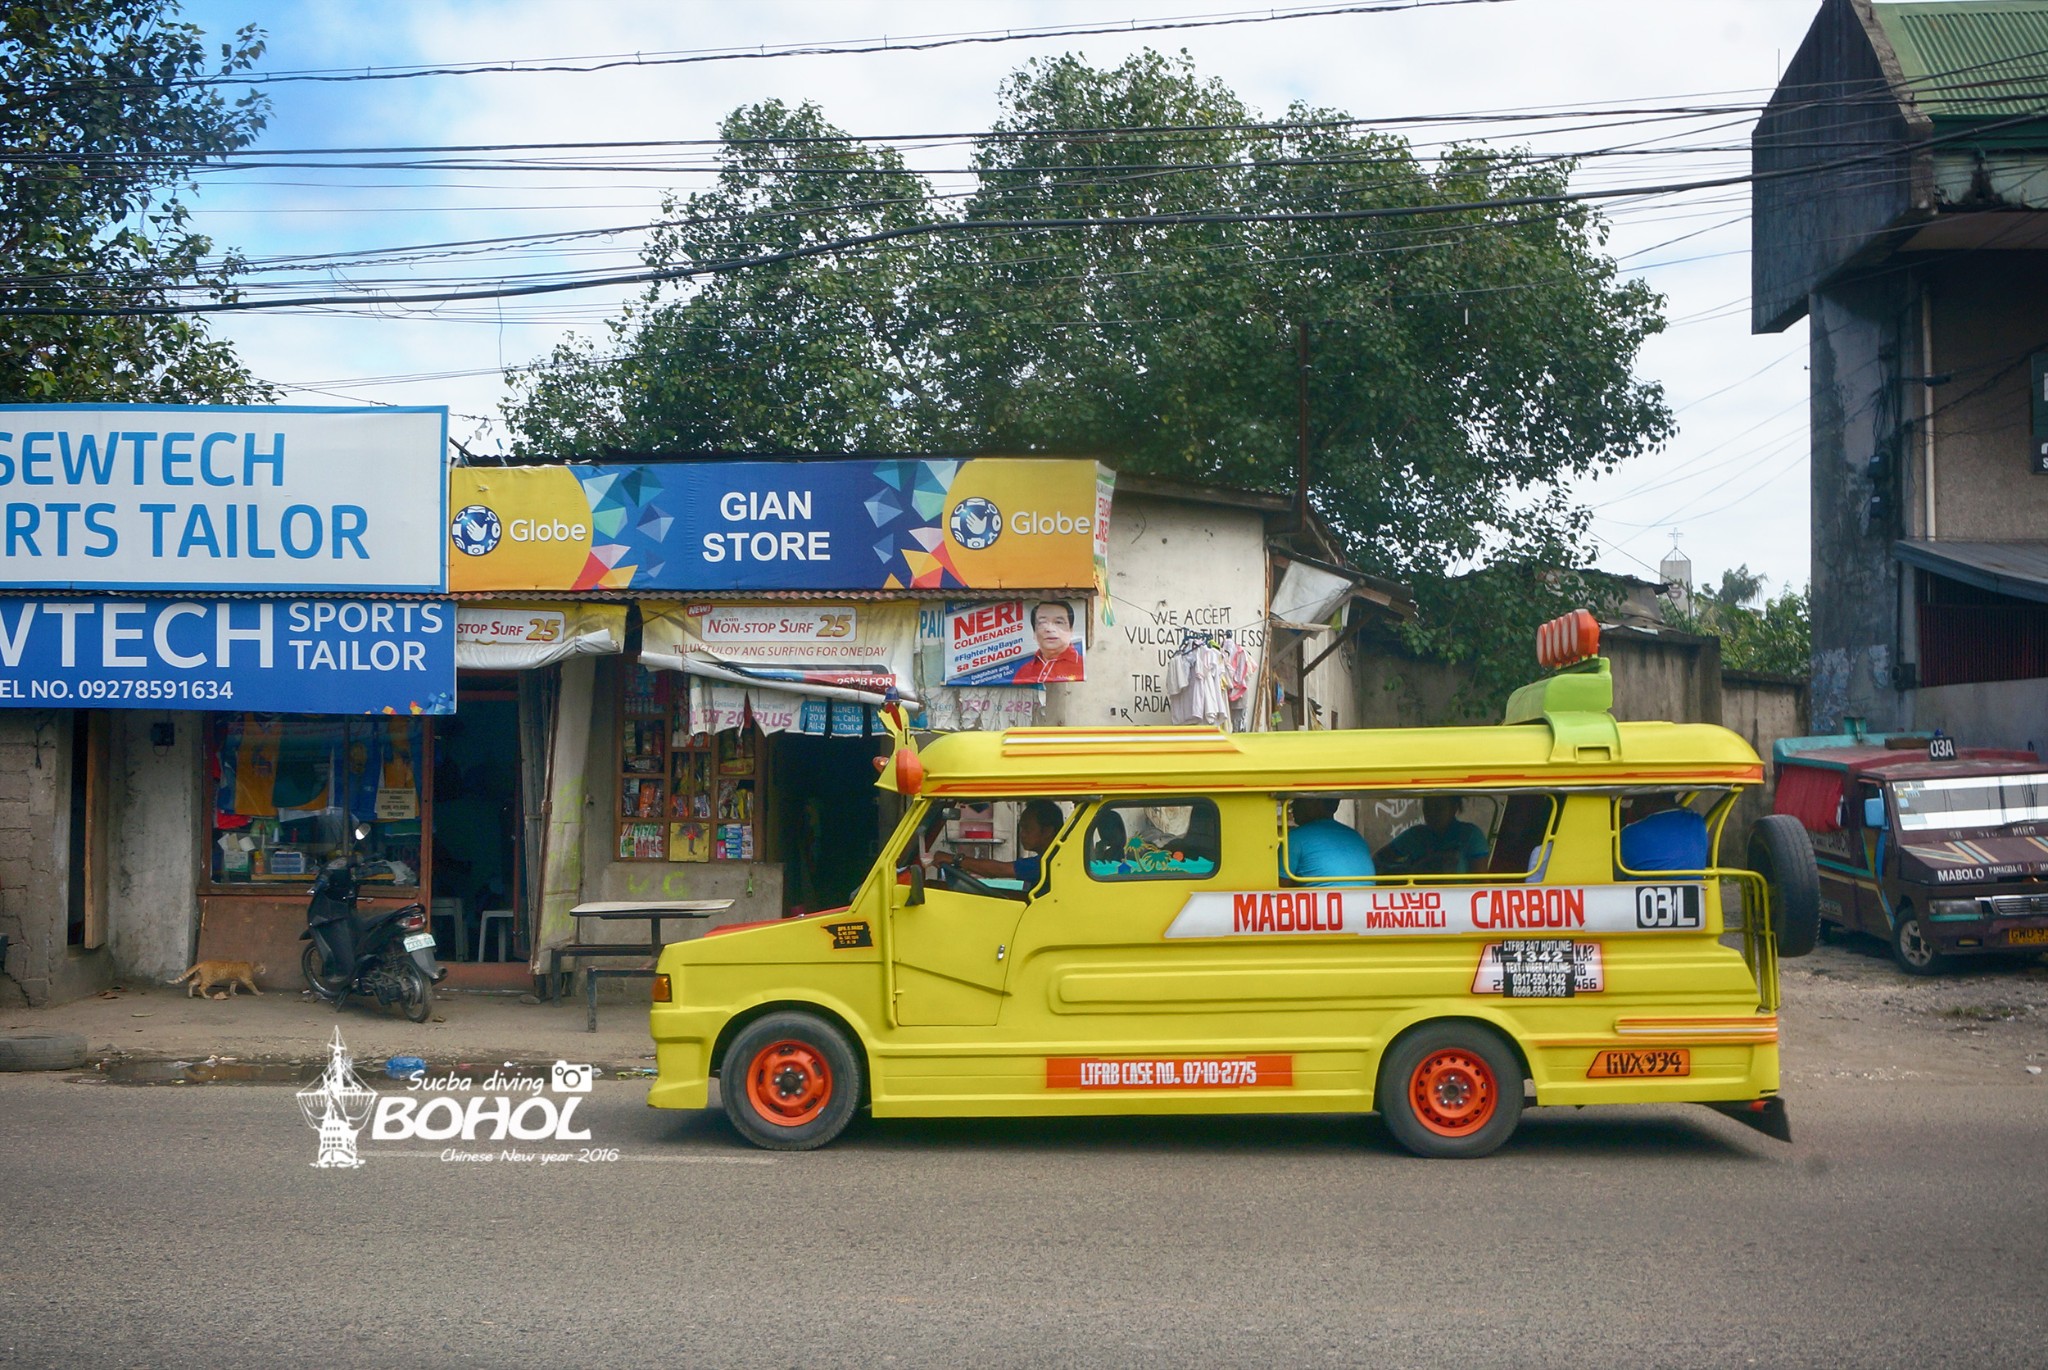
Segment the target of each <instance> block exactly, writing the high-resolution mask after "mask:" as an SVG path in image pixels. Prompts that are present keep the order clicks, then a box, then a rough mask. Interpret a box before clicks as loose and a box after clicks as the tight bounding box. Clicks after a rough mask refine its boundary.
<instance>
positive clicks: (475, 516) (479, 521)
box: [448, 504, 504, 557]
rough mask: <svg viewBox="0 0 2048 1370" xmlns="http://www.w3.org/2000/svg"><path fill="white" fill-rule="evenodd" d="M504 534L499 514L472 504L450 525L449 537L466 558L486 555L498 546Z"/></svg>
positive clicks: (486, 506) (482, 506) (485, 507)
mask: <svg viewBox="0 0 2048 1370" xmlns="http://www.w3.org/2000/svg"><path fill="white" fill-rule="evenodd" d="M503 533H504V528H503V526H502V525H501V524H500V523H499V522H498V515H497V512H496V511H495V510H493V509H491V508H490V507H489V506H488V505H483V504H472V505H470V506H469V507H468V508H466V509H463V510H462V511H461V512H459V513H457V514H456V515H455V521H454V522H453V523H450V524H449V525H448V536H449V537H451V538H453V539H454V540H455V546H456V548H457V549H458V550H460V551H461V552H462V553H463V554H464V555H465V556H472V557H480V556H482V555H484V553H486V552H488V551H490V550H491V549H492V548H493V547H496V546H497V545H498V539H499V537H500V536H502V535H503Z"/></svg>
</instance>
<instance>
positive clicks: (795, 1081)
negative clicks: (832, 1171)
mask: <svg viewBox="0 0 2048 1370" xmlns="http://www.w3.org/2000/svg"><path fill="white" fill-rule="evenodd" d="M718 1093H719V1097H720V1099H721V1100H722V1101H723V1102H724V1104H725V1116H726V1117H728V1118H730V1119H732V1125H733V1127H735V1128H736V1129H738V1131H739V1134H740V1135H741V1136H742V1137H745V1138H746V1139H747V1140H748V1141H750V1142H752V1143H753V1144H754V1145H755V1146H758V1147H765V1148H766V1149H768V1150H770V1151H809V1150H812V1149H813V1148H815V1147H821V1146H823V1145H825V1143H827V1142H829V1141H831V1140H832V1139H833V1138H834V1137H837V1136H838V1135H839V1134H840V1132H842V1131H843V1130H845V1127H846V1125H847V1124H848V1123H849V1122H851V1121H852V1120H853V1113H854V1109H855V1108H856V1107H858V1105H859V1103H860V1095H861V1065H860V1057H859V1056H857V1055H856V1054H855V1053H854V1049H853V1045H852V1043H850V1042H848V1041H847V1040H846V1034H845V1033H843V1032H841V1031H840V1030H839V1029H838V1028H836V1027H834V1026H833V1025H832V1024H830V1023H828V1022H826V1021H825V1020H824V1019H823V1018H820V1017H818V1016H816V1015H815V1014H810V1013H795V1012H787V1013H770V1014H768V1015H766V1016H765V1017H761V1018H757V1019H755V1020H754V1021H753V1022H751V1023H749V1024H747V1025H746V1026H745V1027H744V1028H742V1029H740V1032H739V1035H738V1036H737V1037H734V1038H733V1039H732V1043H731V1045H729V1046H728V1047H727V1048H726V1051H725V1062H724V1065H723V1066H721V1067H720V1069H719V1072H718Z"/></svg>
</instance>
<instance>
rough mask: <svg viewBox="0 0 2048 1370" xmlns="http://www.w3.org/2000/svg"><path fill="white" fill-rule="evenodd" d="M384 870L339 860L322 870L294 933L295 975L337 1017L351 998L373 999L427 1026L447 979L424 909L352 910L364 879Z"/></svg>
mask: <svg viewBox="0 0 2048 1370" xmlns="http://www.w3.org/2000/svg"><path fill="white" fill-rule="evenodd" d="M362 835H363V834H361V833H358V834H357V838H358V840H360V839H361V837H362ZM382 864H383V863H381V862H368V863H353V862H350V861H349V860H348V859H347V858H346V857H343V858H340V859H338V860H335V861H331V862H329V863H328V864H327V865H326V866H325V867H324V868H323V869H322V870H321V872H320V874H319V877H318V878H317V879H315V880H314V882H313V889H312V898H311V900H310V902H309V903H308V904H307V905H306V930H305V931H304V932H302V933H300V934H299V940H300V941H302V942H305V943H306V950H305V953H304V954H303V955H302V956H301V957H300V958H299V969H300V970H301V971H303V972H304V974H305V977H306V983H307V984H308V985H310V986H311V987H312V989H313V993H315V994H317V995H319V996H320V997H321V998H322V999H325V1000H327V1001H328V1002H329V1003H331V1004H333V1005H334V1007H335V1009H336V1011H337V1012H338V1011H339V1010H340V1009H341V1007H342V1005H343V1004H345V1003H347V1002H348V997H349V996H350V995H351V994H360V995H366V996H368V995H374V996H376V999H377V1002H378V1003H380V1004H397V1005H398V1006H399V1007H400V1008H402V1009H403V1010H404V1011H405V1016H406V1017H407V1018H409V1019H411V1020H412V1021H413V1022H415V1023H424V1022H426V1021H427V1017H428V1015H429V1014H431V1013H432V1012H433V1011H434V986H435V985H437V984H439V983H440V982H441V980H442V979H444V978H445V977H446V976H447V974H448V972H447V970H446V969H445V968H443V967H442V966H441V964H440V963H439V962H437V961H436V960H435V959H434V934H433V933H432V932H430V931H429V930H428V928H427V910H426V908H425V906H424V905H421V904H407V905H406V906H405V907H404V908H398V909H390V910H386V911H381V912H372V913H361V912H358V911H357V908H356V901H357V899H358V898H359V897H360V895H361V887H362V881H363V877H364V876H365V875H366V874H368V873H370V872H372V871H374V870H376V869H378V868H379V867H380V866H381V865H382Z"/></svg>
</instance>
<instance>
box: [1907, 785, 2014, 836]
mask: <svg viewBox="0 0 2048 1370" xmlns="http://www.w3.org/2000/svg"><path fill="white" fill-rule="evenodd" d="M1892 801H1893V803H1894V804H1895V805H1896V806H1897V808H1898V815H1899V829H1900V831H1902V832H1927V831H1929V830H1941V831H1954V830H1958V829H1984V828H2004V827H2010V826H2011V825H2013V824H2015V823H2044V822H2048V772H2034V773H2032V774H2023V775H1965V776H1955V777H1943V778H1941V779H1938V780H1900V781H1897V782H1895V783H1894V784H1893V785H1892Z"/></svg>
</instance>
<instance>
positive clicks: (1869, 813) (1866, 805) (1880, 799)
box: [1863, 794, 1884, 829]
mask: <svg viewBox="0 0 2048 1370" xmlns="http://www.w3.org/2000/svg"><path fill="white" fill-rule="evenodd" d="M1863 826H1864V827H1866V828H1872V829H1875V828H1882V827H1883V826H1884V796H1883V795H1881V794H1873V795H1871V796H1870V797H1868V798H1867V799H1865V800H1864V801H1863Z"/></svg>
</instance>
